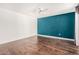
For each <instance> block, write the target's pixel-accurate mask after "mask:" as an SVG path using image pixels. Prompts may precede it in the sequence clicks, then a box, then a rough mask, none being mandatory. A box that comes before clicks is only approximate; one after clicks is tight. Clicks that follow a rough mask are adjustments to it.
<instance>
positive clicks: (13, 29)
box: [0, 8, 36, 44]
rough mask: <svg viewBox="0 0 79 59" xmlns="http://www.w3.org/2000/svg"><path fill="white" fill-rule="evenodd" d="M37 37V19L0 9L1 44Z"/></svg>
mask: <svg viewBox="0 0 79 59" xmlns="http://www.w3.org/2000/svg"><path fill="white" fill-rule="evenodd" d="M33 35H36V19H35V18H33V17H31V16H28V15H23V14H20V13H17V12H14V11H11V10H7V9H3V8H0V44H2V43H6V42H10V41H14V40H18V39H23V38H27V37H30V36H33Z"/></svg>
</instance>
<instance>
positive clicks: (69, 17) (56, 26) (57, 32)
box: [37, 12, 75, 39]
mask: <svg viewBox="0 0 79 59" xmlns="http://www.w3.org/2000/svg"><path fill="white" fill-rule="evenodd" d="M37 28H38V34H42V35H48V36H57V37H63V38H70V39H74V37H75V12H71V13H66V14H61V15H55V16H49V17H43V18H38V26H37Z"/></svg>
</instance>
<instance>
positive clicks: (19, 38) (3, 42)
mask: <svg viewBox="0 0 79 59" xmlns="http://www.w3.org/2000/svg"><path fill="white" fill-rule="evenodd" d="M32 36H36V34H33V35H29V36H27V35H26V36H24V37H18V38H15V39H12V40H6V41H0V44H6V43H9V42H13V41H16V40H22V39H24V38H29V37H32Z"/></svg>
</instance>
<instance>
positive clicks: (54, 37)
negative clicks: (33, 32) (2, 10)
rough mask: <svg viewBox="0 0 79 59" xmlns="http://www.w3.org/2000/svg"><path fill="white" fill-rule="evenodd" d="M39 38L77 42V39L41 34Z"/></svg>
mask: <svg viewBox="0 0 79 59" xmlns="http://www.w3.org/2000/svg"><path fill="white" fill-rule="evenodd" d="M37 36H41V37H46V38H55V39H61V40H69V41H75V39H69V38H62V37H55V36H48V35H41V34H38V35H37Z"/></svg>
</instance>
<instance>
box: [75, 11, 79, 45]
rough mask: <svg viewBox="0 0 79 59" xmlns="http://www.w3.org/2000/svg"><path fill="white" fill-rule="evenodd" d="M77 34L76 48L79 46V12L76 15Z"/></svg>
mask: <svg viewBox="0 0 79 59" xmlns="http://www.w3.org/2000/svg"><path fill="white" fill-rule="evenodd" d="M75 34H76V35H75V38H76V40H75V42H76V46H79V14H78V13H77V12H76V13H75Z"/></svg>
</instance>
